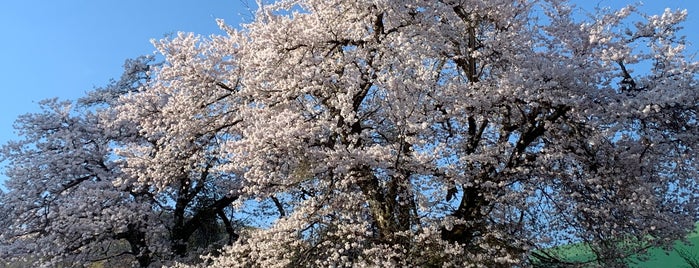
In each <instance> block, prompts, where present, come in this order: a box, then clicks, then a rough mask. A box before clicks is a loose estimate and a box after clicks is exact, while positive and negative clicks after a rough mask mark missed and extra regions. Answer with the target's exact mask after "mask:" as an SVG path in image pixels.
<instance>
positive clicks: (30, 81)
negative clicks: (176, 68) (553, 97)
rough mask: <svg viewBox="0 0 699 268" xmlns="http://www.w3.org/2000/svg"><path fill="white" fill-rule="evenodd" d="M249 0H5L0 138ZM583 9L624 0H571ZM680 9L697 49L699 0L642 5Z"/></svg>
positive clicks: (233, 15) (246, 15) (231, 19)
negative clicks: (44, 107) (46, 103)
mask: <svg viewBox="0 0 699 268" xmlns="http://www.w3.org/2000/svg"><path fill="white" fill-rule="evenodd" d="M254 2H255V1H253V0H205V1H194V0H190V1H184V0H118V1H99V0H98V1H95V0H60V1H58V0H56V1H54V0H4V1H3V3H1V4H0V34H1V35H2V39H0V81H1V82H2V83H1V84H0V92H1V93H2V97H0V109H1V110H0V144H4V143H6V142H7V141H8V140H11V139H16V137H15V136H14V134H13V133H14V130H13V128H12V123H13V122H14V120H15V118H16V117H17V116H18V115H20V114H24V113H27V112H32V111H36V110H37V102H38V101H40V100H42V99H46V98H52V97H59V98H62V99H76V98H78V97H80V96H82V95H83V94H84V93H85V92H86V91H89V90H91V89H92V88H94V87H96V86H102V85H105V84H106V83H107V82H108V81H109V79H110V78H118V77H119V76H120V74H121V70H122V69H121V66H122V64H123V62H124V60H125V59H127V58H134V57H137V56H139V55H143V54H149V53H151V52H153V47H152V45H151V44H150V42H149V40H150V39H152V38H156V39H158V38H161V37H163V36H165V35H166V34H169V33H176V32H178V31H185V32H195V33H198V34H202V35H209V34H214V33H222V32H221V31H220V30H219V29H218V27H217V26H216V22H215V19H216V18H223V19H225V20H226V21H227V22H228V23H229V24H232V25H238V24H239V23H241V22H243V21H249V20H250V18H251V16H252V15H251V11H250V10H249V9H248V7H247V6H254V5H255V4H254ZM573 2H574V3H576V4H578V5H580V7H582V8H586V9H589V8H592V7H594V6H597V5H599V6H612V7H621V6H623V5H625V4H628V3H631V2H632V1H626V0H589V1H580V0H574V1H573ZM664 7H670V8H686V9H687V10H688V11H689V20H688V21H687V22H686V24H685V27H686V30H685V31H684V34H686V35H688V36H689V37H690V38H689V40H690V42H692V43H693V47H691V48H690V49H689V50H690V51H694V52H696V51H699V49H698V48H699V1H695V0H665V1H659V0H657V1H652V0H648V1H646V3H645V4H644V7H643V8H642V9H643V10H644V11H647V12H649V13H662V11H663V9H664Z"/></svg>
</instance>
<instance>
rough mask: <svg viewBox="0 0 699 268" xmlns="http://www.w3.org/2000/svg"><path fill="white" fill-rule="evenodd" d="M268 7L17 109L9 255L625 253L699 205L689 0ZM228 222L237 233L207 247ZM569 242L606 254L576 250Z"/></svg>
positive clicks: (280, 257) (289, 1) (683, 223)
mask: <svg viewBox="0 0 699 268" xmlns="http://www.w3.org/2000/svg"><path fill="white" fill-rule="evenodd" d="M260 5H261V7H260V9H259V10H258V12H257V14H256V15H255V19H254V20H253V21H252V22H251V23H249V24H246V25H243V26H241V27H240V28H234V27H230V26H228V25H225V23H224V22H223V21H220V25H221V27H222V29H224V30H225V31H226V32H227V35H224V36H218V35H214V36H209V37H201V36H197V35H194V34H187V33H180V34H177V35H176V36H173V37H171V38H166V39H163V40H160V41H156V42H154V44H155V47H156V49H157V50H158V52H159V54H160V55H161V56H162V57H163V63H162V64H157V65H148V64H140V63H142V61H135V62H131V64H130V65H129V64H127V65H128V66H131V67H132V68H130V69H129V70H132V71H127V72H126V73H125V77H126V78H124V79H122V80H121V82H115V83H113V84H112V85H114V86H111V87H107V88H105V89H101V90H97V91H95V92H92V93H90V94H88V96H86V97H85V98H83V99H81V100H80V102H79V103H81V104H82V105H83V106H82V107H83V109H81V110H78V111H76V110H73V109H71V108H70V103H67V102H59V101H56V100H49V101H46V102H45V103H44V104H43V105H44V107H45V112H43V113H39V114H30V115H27V116H24V117H22V118H20V119H19V121H18V127H19V129H20V131H21V133H20V134H21V135H22V136H23V137H24V138H25V139H24V140H22V141H19V142H13V143H10V144H8V145H6V146H5V149H4V151H3V152H4V153H3V155H4V157H5V159H7V160H9V161H10V164H9V168H8V169H7V170H6V173H7V175H8V177H10V180H9V182H8V188H9V189H10V191H9V192H8V193H6V194H4V196H3V197H2V203H3V204H4V205H5V206H6V207H7V208H5V209H6V210H8V211H10V214H9V215H11V218H12V220H11V221H10V222H9V223H6V224H5V225H7V227H5V228H6V230H3V231H2V237H1V238H2V241H3V243H2V245H1V249H2V253H4V254H9V255H14V256H17V255H21V254H35V255H36V256H39V257H38V259H37V260H38V261H43V262H44V263H49V265H50V264H52V262H51V261H53V263H56V262H60V261H65V260H66V259H69V258H70V259H71V260H76V261H79V262H82V263H88V262H90V261H92V260H94V256H96V255H95V254H94V253H95V252H97V250H98V249H102V248H105V247H106V246H108V245H109V243H111V241H122V243H126V244H128V245H129V246H130V248H131V249H130V250H126V251H124V252H126V253H125V254H131V255H134V256H135V257H136V258H134V261H136V262H138V263H139V265H141V266H148V265H154V264H156V263H164V264H171V262H170V261H182V262H183V263H184V264H182V265H183V266H184V265H187V264H190V265H191V264H194V263H193V262H196V261H198V260H196V258H194V257H193V256H196V255H197V254H200V253H201V254H209V253H210V254H209V255H204V256H202V258H203V261H205V262H203V263H202V264H201V265H206V266H210V267H306V266H321V267H326V266H369V267H384V266H386V267H394V266H445V267H499V266H535V265H543V264H547V265H576V264H591V265H595V264H596V265H604V266H623V265H625V263H626V262H625V259H626V258H627V257H629V256H631V255H637V254H642V253H644V252H645V250H646V249H648V248H649V247H655V246H665V247H670V246H671V245H672V244H673V243H674V241H676V240H678V239H681V238H683V237H684V235H686V234H687V233H688V232H690V231H691V230H692V229H693V227H694V222H695V221H696V220H698V219H697V215H698V214H697V212H698V211H697V208H698V207H697V205H698V202H699V199H698V198H697V197H698V195H697V193H699V189H697V187H698V186H699V184H698V183H697V181H696V178H699V177H698V176H697V175H699V174H697V162H696V159H695V158H696V150H697V148H696V146H697V133H698V132H697V130H698V129H697V124H698V122H697V104H698V103H699V102H698V100H699V98H698V97H699V96H698V95H697V82H696V78H697V70H698V69H697V68H698V67H699V64H698V63H697V62H695V61H693V60H692V59H691V58H689V57H688V56H687V53H686V52H685V51H684V48H685V47H684V46H685V42H684V39H683V38H682V37H681V36H679V35H678V34H677V31H678V30H679V29H680V28H681V23H682V21H683V20H684V19H685V18H686V16H687V13H686V11H673V10H666V11H665V12H664V13H663V14H661V15H652V16H651V15H646V14H643V13H641V12H639V11H638V10H637V7H636V6H628V7H625V8H623V9H621V10H599V11H598V13H596V14H595V15H592V16H590V17H582V16H581V15H576V14H575V13H574V11H575V10H576V9H575V8H574V7H573V6H572V5H571V4H570V3H569V2H568V1H562V0H542V1H526V0H525V1H505V0H489V1H483V0H460V1H453V0H436V1H386V0H372V1H364V0H361V1H341V0H284V1H279V2H276V3H273V4H269V5H262V4H260ZM133 70H136V71H133ZM235 217H240V218H247V219H249V221H248V223H247V225H246V226H244V227H241V228H238V227H239V226H237V225H236V223H235V220H236V219H235ZM212 224H213V225H215V226H221V227H222V229H223V233H225V239H223V240H224V241H223V243H221V244H226V245H225V246H223V245H218V244H217V245H213V246H212V247H214V249H213V250H204V249H203V248H197V247H193V246H192V245H191V243H189V242H190V241H191V240H192V237H193V235H194V233H195V232H197V231H203V230H204V229H206V228H204V227H205V226H210V225H212ZM569 244H577V245H582V246H584V247H586V248H588V249H590V251H591V252H592V253H593V254H592V255H593V256H592V257H591V258H590V259H588V260H572V259H567V258H566V256H560V254H557V252H560V251H559V250H557V247H559V246H561V245H569ZM216 246H218V247H216ZM221 246H222V248H221ZM110 253H111V252H110ZM101 254H102V255H99V254H98V255H99V256H103V255H106V254H107V253H105V252H102V253H101ZM192 258H194V259H192Z"/></svg>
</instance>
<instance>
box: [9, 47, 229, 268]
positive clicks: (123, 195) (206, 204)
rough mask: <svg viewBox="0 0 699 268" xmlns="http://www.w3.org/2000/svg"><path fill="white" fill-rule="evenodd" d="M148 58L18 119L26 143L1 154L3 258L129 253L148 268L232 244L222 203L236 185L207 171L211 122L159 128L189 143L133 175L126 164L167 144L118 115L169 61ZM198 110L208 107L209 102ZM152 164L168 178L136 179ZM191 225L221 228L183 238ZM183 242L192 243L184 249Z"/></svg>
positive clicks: (79, 260)
mask: <svg viewBox="0 0 699 268" xmlns="http://www.w3.org/2000/svg"><path fill="white" fill-rule="evenodd" d="M153 60H154V58H153V57H141V58H138V59H135V60H129V61H127V62H126V64H125V73H124V75H123V77H122V78H121V79H120V80H119V81H113V82H112V83H111V84H110V85H109V86H107V87H104V88H100V89H97V90H95V91H93V92H90V93H89V94H88V95H87V96H86V97H84V98H82V99H80V100H79V101H78V102H77V107H76V106H75V105H74V104H73V103H72V102H69V101H58V100H55V99H53V100H46V101H43V102H42V103H41V107H42V109H43V112H41V113H36V114H27V115H25V116H22V117H20V119H18V121H17V124H16V128H17V129H18V131H19V134H20V136H22V137H24V140H21V141H17V142H12V143H9V144H7V145H5V147H3V157H4V159H6V160H9V163H8V168H7V169H6V171H5V173H6V175H7V176H8V177H9V178H10V180H8V182H7V184H6V185H7V187H8V189H9V191H8V193H7V194H6V195H5V196H3V202H4V203H5V204H7V206H4V208H5V209H6V210H7V211H8V213H7V214H6V215H7V216H8V217H9V219H10V220H11V221H9V222H8V223H6V224H3V226H5V228H4V229H3V230H2V238H3V239H2V241H3V247H2V253H3V256H5V257H7V258H8V259H9V258H14V259H15V260H19V259H20V258H25V259H26V260H25V261H26V262H27V265H29V263H32V262H33V263H36V264H41V265H46V266H55V265H65V264H70V265H81V264H89V263H92V262H96V261H102V260H109V259H120V258H122V256H124V255H132V256H134V258H133V259H132V260H134V261H136V262H137V263H138V264H139V265H140V266H143V267H146V266H149V265H151V264H158V263H167V261H170V260H173V259H178V260H180V261H192V258H193V260H194V261H196V257H197V256H198V255H199V254H202V253H205V252H207V250H211V249H210V248H208V247H210V246H213V249H216V248H220V247H221V246H223V245H225V244H230V243H232V242H233V241H235V239H236V238H237V234H236V233H235V230H234V229H233V223H232V221H231V218H230V214H231V211H230V209H227V207H228V205H229V204H230V203H231V202H232V201H234V200H235V199H236V198H237V195H235V193H234V192H233V190H235V189H236V188H234V187H229V186H230V185H231V184H235V181H234V180H233V179H231V178H232V177H233V175H221V174H218V173H216V172H214V171H212V170H211V168H212V167H213V166H215V165H216V163H218V162H217V161H218V160H216V159H215V158H214V157H212V156H210V154H207V151H208V150H212V147H213V146H212V144H211V143H212V142H215V139H216V137H215V136H216V135H217V134H216V133H215V132H212V130H211V128H214V127H217V126H215V125H213V124H212V122H211V121H207V122H202V124H206V125H207V126H208V127H207V128H203V127H202V128H196V129H193V130H196V131H197V132H195V133H192V135H195V136H184V137H182V136H177V137H175V136H174V135H171V133H166V134H168V135H170V136H168V137H169V138H171V139H179V138H182V139H190V140H189V141H188V142H189V144H187V145H186V146H188V148H183V147H179V148H176V149H178V150H179V151H176V153H177V154H176V156H172V155H169V156H165V157H172V158H171V159H168V160H167V161H166V162H165V163H163V164H162V165H160V166H157V165H155V164H151V165H149V166H148V167H147V168H146V169H145V170H144V171H141V172H140V173H136V172H134V170H137V169H136V168H137V167H138V165H139V162H137V161H136V160H131V161H128V160H130V158H129V157H135V156H136V151H135V150H137V149H138V148H148V149H151V148H154V151H157V152H150V153H148V154H143V155H139V158H138V160H140V161H147V159H146V158H147V157H153V158H156V157H163V156H162V155H160V154H159V153H161V154H165V153H167V150H174V149H175V148H170V147H167V146H165V145H163V143H165V142H162V141H158V140H157V138H154V137H155V135H149V134H151V133H149V132H147V131H146V130H144V127H143V125H144V124H149V123H156V122H155V121H152V120H150V119H149V118H145V120H141V119H139V121H130V118H128V117H126V116H121V115H120V114H119V113H120V109H126V107H127V106H128V105H131V103H130V102H131V101H132V100H133V99H129V96H131V95H133V94H137V92H139V91H145V90H146V88H148V87H149V86H155V84H151V83H150V80H151V74H153V73H156V72H158V74H160V72H159V71H162V72H167V70H168V66H167V65H161V64H156V63H153ZM170 62H171V61H170ZM159 77H160V79H161V80H160V81H163V80H164V79H165V78H164V75H161V76H159ZM163 82H164V81H163ZM219 97H220V96H217V97H216V98H219ZM142 100H145V99H142ZM200 100H201V101H205V100H203V99H198V100H197V101H200ZM173 103H174V102H167V101H164V100H162V99H161V100H160V101H159V102H158V103H152V104H153V106H150V107H149V108H151V110H143V113H142V114H147V113H151V114H150V115H151V116H154V117H157V116H159V115H158V114H155V113H156V110H153V109H168V108H167V107H166V106H168V105H172V104H173ZM133 105H135V104H133ZM157 105H162V106H163V107H158V106H157ZM190 108H191V107H190ZM198 108H199V109H205V113H213V111H212V110H210V108H211V106H203V107H198ZM170 109H172V108H170ZM175 109H177V108H175ZM171 111H172V112H176V113H177V115H178V116H184V117H187V116H191V117H194V116H198V115H196V114H193V113H194V112H195V111H198V110H193V109H188V110H180V111H173V110H171ZM209 115H213V114H209ZM130 116H133V114H131V115H130ZM200 119H201V118H200ZM212 120H213V119H212ZM185 121H186V122H192V121H196V120H195V119H194V118H187V119H185ZM168 126H170V127H177V126H173V125H168ZM218 128H223V127H218ZM160 134H162V133H160ZM168 145H172V146H177V145H175V144H174V143H172V142H168ZM139 146H141V147H139ZM149 146H150V147H149ZM134 148H136V149H134ZM185 149H186V150H185ZM141 163H143V162H141ZM144 164H145V163H144ZM159 167H161V168H163V167H167V168H169V170H167V171H170V172H173V173H171V174H169V175H171V176H173V177H168V178H165V177H157V180H154V179H152V177H147V176H143V175H142V174H143V172H148V171H150V172H158V171H161V170H158V168H159ZM158 176H164V175H162V174H161V175H158ZM167 180H171V181H170V182H167ZM154 181H157V182H158V183H157V184H156V183H154ZM219 226H220V227H221V229H218V228H217V227H219ZM197 231H198V232H199V234H200V235H206V234H207V232H208V233H209V234H208V235H210V236H212V235H213V236H212V237H220V233H216V234H211V232H216V231H219V232H220V231H223V232H225V233H226V234H227V235H226V237H225V238H224V239H219V240H205V241H190V240H192V235H193V234H194V233H195V232H197ZM189 242H193V243H192V245H193V246H190V247H188V243H189Z"/></svg>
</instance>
